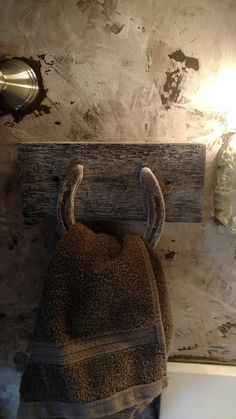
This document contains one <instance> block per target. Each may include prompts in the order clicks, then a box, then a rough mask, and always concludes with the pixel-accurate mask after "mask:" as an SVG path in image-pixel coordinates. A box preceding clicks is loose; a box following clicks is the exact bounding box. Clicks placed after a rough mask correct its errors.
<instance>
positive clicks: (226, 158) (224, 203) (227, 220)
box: [214, 133, 236, 234]
mask: <svg viewBox="0 0 236 419" xmlns="http://www.w3.org/2000/svg"><path fill="white" fill-rule="evenodd" d="M214 204H215V217H216V218H217V219H218V220H219V221H220V222H221V223H222V224H224V225H225V226H226V227H228V228H229V230H230V231H231V232H233V233H235V234H236V133H234V134H231V135H230V137H229V138H228V139H227V140H226V141H225V143H224V144H223V146H222V148H221V149H220V151H219V154H218V158H217V171H216V186H215V195H214Z"/></svg>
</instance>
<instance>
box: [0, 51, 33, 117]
mask: <svg viewBox="0 0 236 419" xmlns="http://www.w3.org/2000/svg"><path fill="white" fill-rule="evenodd" d="M38 93H39V83H38V79H37V75H36V73H35V71H34V70H33V68H32V67H31V66H30V65H29V64H28V63H27V62H25V61H23V60H21V59H18V58H17V59H16V58H14V59H4V60H3V61H0V97H1V103H2V106H3V107H4V109H5V110H7V111H21V110H22V111H24V110H25V109H27V108H28V107H29V106H30V105H32V103H34V101H35V99H36V98H37V96H38Z"/></svg>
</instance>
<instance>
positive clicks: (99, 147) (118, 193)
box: [18, 143, 205, 222]
mask: <svg viewBox="0 0 236 419" xmlns="http://www.w3.org/2000/svg"><path fill="white" fill-rule="evenodd" d="M18 158H19V164H20V170H21V175H22V190H23V202H24V213H25V215H26V216H30V217H56V201H57V193H58V190H59V188H60V185H61V183H62V182H63V179H64V177H65V175H66V173H67V172H68V170H69V168H70V166H71V165H72V164H75V163H79V164H82V165H83V166H84V178H83V181H82V183H81V185H80V189H79V193H78V196H77V199H76V216H77V217H78V219H79V220H81V221H85V220H87V221H89V220H105V219H123V220H145V219H146V208H145V201H144V197H143V194H142V190H141V187H140V185H139V172H140V169H141V168H142V167H143V166H147V167H149V168H150V169H151V170H152V171H153V173H154V174H155V176H156V177H157V179H158V181H159V182H160V185H161V187H162V191H163V193H164V197H165V203H166V220H167V221H174V222H176V221H182V222H200V221H201V219H202V214H203V207H204V194H203V187H204V172H205V146H204V145H202V144H74V143H57V144H55V143H53V144H52V143H46V144H36V143H35V144H20V145H19V146H18Z"/></svg>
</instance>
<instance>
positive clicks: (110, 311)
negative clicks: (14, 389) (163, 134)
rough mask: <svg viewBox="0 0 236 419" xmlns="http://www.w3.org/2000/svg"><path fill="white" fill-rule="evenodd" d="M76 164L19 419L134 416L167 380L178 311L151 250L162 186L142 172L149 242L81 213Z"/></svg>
mask: <svg viewBox="0 0 236 419" xmlns="http://www.w3.org/2000/svg"><path fill="white" fill-rule="evenodd" d="M82 178H83V167H82V166H80V165H76V166H75V167H74V168H73V169H72V171H70V173H69V174H68V176H67V178H66V180H65V182H64V185H63V187H62V191H61V194H60V196H59V199H58V220H59V224H60V228H61V231H62V233H65V234H64V236H63V237H62V239H61V240H60V242H59V243H58V245H57V247H56V249H55V251H54V253H53V255H52V257H51V260H50V264H49V268H48V272H47V275H46V279H45V283H44V286H43V291H42V297H41V301H40V305H39V310H38V316H37V320H36V324H35V331H34V341H33V347H32V355H31V359H30V362H29V364H28V366H27V367H26V370H25V372H24V374H23V378H22V382H21V389H20V395H21V403H20V407H19V411H18V419H41V418H44V419H45V418H58V419H59V418H60V419H61V418H63V419H69V418H70V419H72V418H74V419H79V418H110V419H115V418H117V419H118V418H120V419H121V418H122V419H124V418H136V417H138V415H139V413H141V412H142V411H143V410H144V409H145V407H146V406H147V405H148V404H149V403H150V402H151V401H152V400H153V399H154V398H155V397H157V396H158V395H159V394H160V393H161V392H162V390H163V388H165V386H166V385H167V376H166V366H167V356H168V350H169V346H170V341H171V337H172V329H173V328H172V316H171V309H170V302H169V294H168V290H167V285H166V281H165V277H164V274H163V271H162V268H161V265H160V262H159V260H158V259H157V256H156V253H155V252H154V250H153V247H154V246H155V245H156V243H157V242H158V240H159V238H160V235H161V232H162V228H163V224H164V217H165V209H164V200H163V197H162V193H161V190H160V187H159V184H158V182H157V180H156V178H155V176H154V175H153V174H152V172H151V171H150V170H149V169H148V168H143V169H142V170H141V173H140V182H141V185H142V186H143V188H144V191H145V193H146V198H147V204H148V222H147V228H146V232H145V236H144V239H143V238H141V237H140V236H138V235H136V234H127V235H125V236H124V237H123V238H122V240H117V238H116V237H114V236H112V235H108V234H104V233H99V234H95V233H94V232H93V231H91V230H90V229H88V228H87V227H85V226H84V225H82V224H80V223H75V219H74V197H75V194H76V191H77V189H78V187H79V184H80V182H81V180H82Z"/></svg>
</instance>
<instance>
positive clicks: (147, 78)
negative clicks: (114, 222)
mask: <svg viewBox="0 0 236 419" xmlns="http://www.w3.org/2000/svg"><path fill="white" fill-rule="evenodd" d="M0 9H1V28H0V53H1V54H8V55H11V56H18V57H20V56H24V57H30V56H32V57H33V58H34V59H35V60H39V61H40V62H41V64H42V75H43V79H44V83H45V87H46V89H48V91H47V98H46V99H45V100H44V105H45V106H44V108H43V109H42V110H41V111H40V112H39V111H35V112H34V113H33V114H30V115H27V116H26V117H25V118H24V119H23V120H22V121H21V122H19V123H16V122H14V120H13V118H12V117H11V116H4V117H1V119H0V126H1V133H0V136H1V140H0V173H1V192H0V194H1V203H0V222H1V226H0V235H1V236H0V255H1V256H0V258H1V265H0V277H1V314H0V328H1V342H0V349H1V352H2V355H1V358H2V359H3V360H5V361H7V360H8V361H9V362H11V361H12V359H13V358H14V359H15V362H16V364H17V365H18V367H19V368H21V367H22V365H24V362H25V359H26V357H25V355H24V354H25V352H26V351H27V350H28V343H27V342H28V341H29V339H30V336H31V332H32V320H33V317H34V312H35V308H36V306H37V303H38V298H39V292H40V288H41V284H42V280H43V275H44V273H45V270H46V266H47V261H48V256H49V254H50V251H51V249H52V247H53V245H54V243H55V240H56V237H55V233H53V229H52V227H51V226H50V225H48V224H47V223H46V222H40V223H37V224H34V225H31V223H30V221H29V220H28V221H27V220H24V218H23V217H22V210H21V200H20V192H19V179H18V172H17V169H16V167H15V160H16V158H15V144H16V143H18V142H32V141H36V142H47V141H55V142H58V141H62V142H63V141H72V142H73V141H75V142H76V141H80V142H81V141H82V142H87V141H90V142H93V141H94V142H108V141H109V142H111V141H112V142H193V143H195V142H202V143H205V144H206V146H207V168H206V213H205V219H204V222H203V223H202V224H199V225H193V224H185V225H184V224H167V225H166V228H165V232H164V235H163V238H162V240H161V243H160V246H159V254H160V255H161V257H162V260H163V264H164V266H165V270H166V275H167V277H168V280H169V283H170V286H171V291H172V300H173V310H174V315H175V324H176V336H175V340H174V343H173V349H172V356H173V357H175V358H178V359H180V358H187V359H191V357H194V358H195V359H197V360H201V359H204V360H209V361H210V362H213V361H218V362H230V363H236V271H235V269H236V259H235V257H236V251H235V248H236V246H235V236H233V235H232V234H230V233H228V232H227V231H226V229H225V228H224V227H222V226H217V225H215V224H214V222H213V220H212V214H213V212H212V176H213V173H214V164H215V157H216V154H217V152H218V150H219V147H220V145H221V144H222V142H223V140H224V136H223V134H224V133H227V132H228V131H229V130H232V125H233V124H232V115H231V114H230V109H231V110H233V104H234V102H233V100H234V96H233V94H234V85H233V84H231V85H230V86H228V85H227V77H223V75H224V74H225V71H229V70H230V71H231V70H232V71H234V68H236V46H235V45H236V44H235V39H236V25H235V22H236V1H235V0H231V1H229V0H224V1H222V0H179V1H178V0H169V1H166V0H125V1H122V0H87V1H86V0H80V1H76V0H48V1H45V0H37V1H33V0H8V1H7V2H6V1H3V0H0ZM179 49H181V51H182V52H183V54H185V56H186V57H187V58H186V59H185V60H184V61H182V62H181V60H178V58H179V57H180V55H179V54H177V55H176V54H175V53H176V51H178V50H179ZM172 54H174V55H172ZM169 56H172V57H173V56H174V57H175V59H174V58H170V57H169ZM191 57H192V58H194V59H195V60H192V59H191ZM198 64H199V68H198ZM232 71H231V73H230V74H232ZM235 74H236V72H235ZM175 75H176V78H175ZM221 77H223V80H224V83H225V85H224V84H223V85H222V83H221V82H220V80H221ZM174 78H175V79H174ZM168 80H169V82H173V83H176V84H174V85H173V86H172V87H173V90H174V91H171V89H172V87H171V86H170V85H168V83H167V82H168ZM166 83H167V84H166ZM217 83H218V84H217ZM220 83H221V84H220ZM209 85H210V86H211V90H209V91H206V94H205V95H204V91H205V90H206V88H207V86H209ZM214 86H216V87H214ZM217 86H218V87H217ZM219 86H220V87H219ZM165 89H166V92H165V91H164V90H165ZM204 89H205V90H204ZM217 89H219V95H217V94H216V92H217ZM214 95H215V96H214ZM220 95H223V96H222V98H221V100H219V98H220V97H221V96H220ZM218 96H219V97H218ZM229 114H230V118H229ZM173 170H174V168H173ZM50 227H51V229H50ZM5 361H4V362H5Z"/></svg>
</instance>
